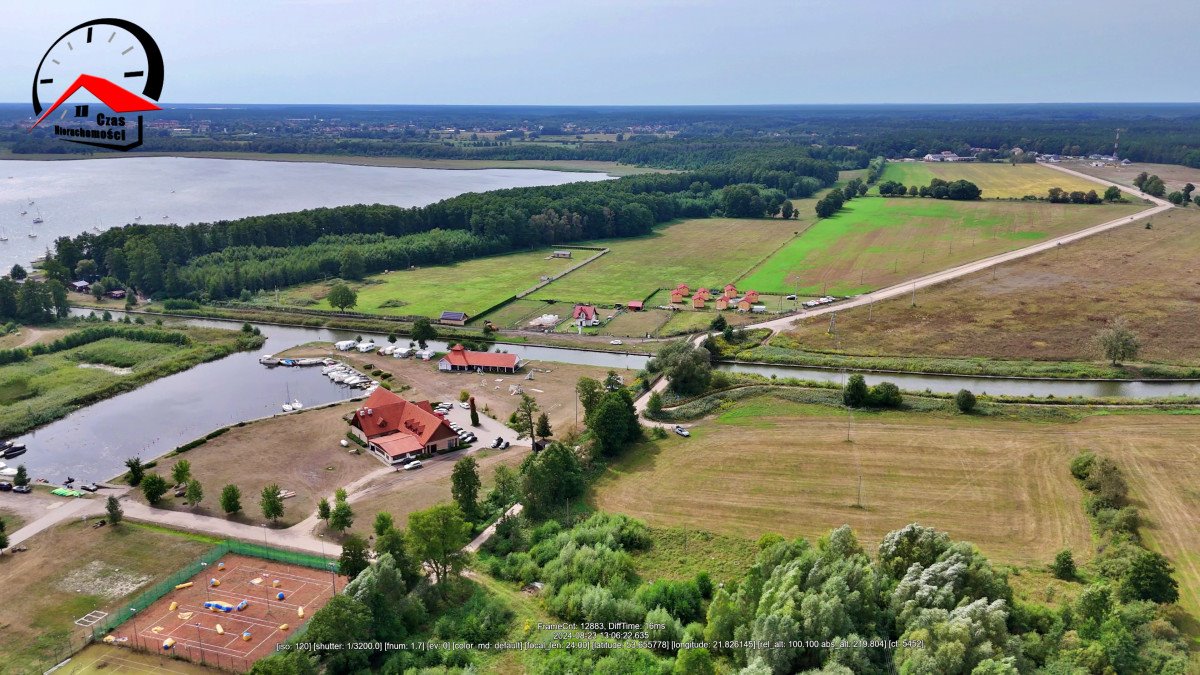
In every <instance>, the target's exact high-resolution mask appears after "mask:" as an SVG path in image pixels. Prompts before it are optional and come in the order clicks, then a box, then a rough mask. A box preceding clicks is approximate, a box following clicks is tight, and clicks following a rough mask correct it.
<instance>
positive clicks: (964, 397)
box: [954, 389, 976, 415]
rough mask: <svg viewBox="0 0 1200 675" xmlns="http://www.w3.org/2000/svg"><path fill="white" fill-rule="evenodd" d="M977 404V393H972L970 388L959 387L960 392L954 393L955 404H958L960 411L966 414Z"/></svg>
mask: <svg viewBox="0 0 1200 675" xmlns="http://www.w3.org/2000/svg"><path fill="white" fill-rule="evenodd" d="M975 404H976V399H975V394H972V393H971V390H970V389H959V390H958V393H957V394H955V395H954V405H956V406H958V411H959V412H961V413H963V414H964V415H967V414H970V413H971V412H972V411H974V410H975Z"/></svg>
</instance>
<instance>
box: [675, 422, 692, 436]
mask: <svg viewBox="0 0 1200 675" xmlns="http://www.w3.org/2000/svg"><path fill="white" fill-rule="evenodd" d="M675 433H677V434H679V435H680V436H683V437H684V438H687V437H688V436H691V435H692V432H690V431H688V430H687V429H684V428H683V427H681V426H678V425H676V426H675Z"/></svg>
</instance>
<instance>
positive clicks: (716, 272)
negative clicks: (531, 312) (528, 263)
mask: <svg viewBox="0 0 1200 675" xmlns="http://www.w3.org/2000/svg"><path fill="white" fill-rule="evenodd" d="M802 201H803V202H806V203H807V202H809V201H811V200H802ZM813 203H815V202H813ZM811 216H812V208H811V206H804V207H802V210H801V216H800V219H799V220H782V219H779V218H763V219H735V218H703V219H695V220H684V221H680V222H676V223H671V224H669V225H664V226H661V227H659V228H656V229H655V231H654V233H652V234H649V235H646V236H643V237H633V238H629V239H608V240H603V241H598V242H593V245H598V246H607V247H609V248H610V249H612V250H611V252H609V253H608V255H605V256H603V257H602V258H600V259H599V260H596V261H595V262H593V263H591V264H590V265H587V266H585V267H583V268H582V269H579V270H576V271H575V272H572V273H571V274H568V275H567V276H565V277H563V278H562V279H559V280H557V281H555V282H554V283H551V284H549V285H547V286H545V287H544V288H542V289H540V290H538V291H537V292H536V293H534V294H533V295H532V296H531V297H532V298H534V299H546V300H549V299H553V300H562V301H567V302H594V303H600V304H602V305H609V306H611V305H615V304H625V303H627V302H629V301H630V300H643V299H645V298H646V297H648V296H650V295H651V294H653V293H654V292H655V291H656V290H657V289H659V288H668V287H669V288H674V287H676V286H678V285H679V284H681V283H686V284H688V286H690V287H691V288H693V289H695V288H699V287H700V286H708V287H710V288H711V287H714V286H724V285H725V284H727V283H729V282H731V281H733V280H734V279H736V278H738V277H739V276H741V275H743V274H745V273H746V271H747V270H749V269H750V268H751V267H753V266H754V265H756V264H758V262H759V261H760V260H762V259H763V258H766V257H767V256H768V255H770V254H771V253H772V252H773V251H775V249H777V248H779V247H780V246H781V245H782V244H783V243H784V242H786V241H787V240H788V239H790V238H791V237H792V236H793V233H795V232H797V231H799V230H802V229H803V228H804V227H805V219H806V218H807V217H811Z"/></svg>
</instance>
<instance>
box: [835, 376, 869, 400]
mask: <svg viewBox="0 0 1200 675" xmlns="http://www.w3.org/2000/svg"><path fill="white" fill-rule="evenodd" d="M870 395H871V392H870V390H868V389H867V380H866V378H864V377H863V376H862V375H859V374H858V373H855V374H853V375H851V376H850V379H849V380H848V381H847V382H846V388H845V389H844V390H843V391H842V402H843V403H845V404H846V406H848V407H850V408H861V407H863V406H864V405H866V404H867V402H868V400H869V399H870Z"/></svg>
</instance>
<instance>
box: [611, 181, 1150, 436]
mask: <svg viewBox="0 0 1200 675" xmlns="http://www.w3.org/2000/svg"><path fill="white" fill-rule="evenodd" d="M1042 166H1045V167H1047V168H1050V169H1054V170H1056V171H1061V172H1063V173H1066V174H1070V175H1072V176H1077V177H1079V178H1083V179H1085V180H1089V181H1092V182H1094V183H1101V184H1104V185H1112V186H1116V187H1117V188H1119V189H1120V190H1121V191H1122V192H1126V193H1128V194H1130V195H1133V196H1134V197H1135V198H1138V199H1145V200H1147V201H1150V202H1152V203H1153V204H1154V206H1153V207H1151V208H1149V209H1146V210H1145V211H1140V212H1138V213H1136V214H1134V215H1132V216H1122V217H1120V218H1116V219H1114V220H1110V221H1108V222H1105V223H1101V224H1099V225H1093V226H1092V227H1089V228H1086V229H1083V230H1079V231H1077V232H1072V233H1070V234H1064V235H1062V236H1060V237H1055V238H1054V239H1047V240H1046V241H1043V242H1039V243H1037V244H1034V245H1032V246H1026V247H1025V248H1019V249H1017V250H1015V251H1009V252H1007V253H1001V254H999V255H994V256H991V257H990V258H983V259H981V260H976V261H974V262H969V263H966V264H963V265H959V266H957V267H951V268H950V269H947V270H943V271H941V272H934V273H933V274H927V275H925V276H923V277H917V278H916V279H910V280H908V281H905V282H904V283H900V284H896V285H894V286H888V287H887V288H881V289H879V290H877V291H871V292H870V293H864V294H862V295H859V296H856V297H854V298H851V299H849V300H844V301H842V302H835V303H833V304H830V305H825V306H823V307H815V308H813V309H809V310H804V311H801V312H799V313H797V314H789V315H788V316H785V317H780V318H778V319H772V320H770V321H763V322H760V323H754V324H749V325H746V326H743V328H746V329H754V328H767V329H769V330H770V331H771V332H772V333H775V332H778V331H781V330H786V329H788V328H791V327H792V326H793V325H794V324H795V323H796V322H797V321H798V320H800V319H805V318H808V317H813V316H819V315H822V314H829V313H830V312H840V311H842V310H845V309H850V308H852V307H862V306H864V305H869V304H871V303H873V302H878V301H880V300H886V299H888V298H895V297H901V296H904V295H908V294H911V293H913V291H914V290H920V289H922V288H929V287H930V286H935V285H937V284H942V283H945V282H947V281H951V280H953V279H958V278H959V277H964V276H967V275H969V274H974V273H975V272H979V271H981V270H986V269H988V268H989V267H994V266H996V265H1002V264H1004V263H1007V262H1012V261H1014V260H1020V259H1021V258H1024V257H1027V256H1031V255H1034V254H1036V253H1041V252H1043V251H1049V250H1052V249H1054V248H1056V247H1058V246H1062V245H1063V244H1069V243H1071V242H1074V241H1079V240H1080V239H1084V238H1086V237H1090V236H1092V235H1096V234H1100V233H1101V232H1107V231H1108V230H1111V229H1113V228H1115V227H1120V226H1122V225H1128V224H1130V223H1132V222H1135V221H1139V220H1143V219H1146V218H1150V217H1153V216H1155V215H1158V214H1159V213H1162V212H1164V211H1166V210H1167V209H1170V208H1171V207H1172V205H1171V203H1170V202H1168V201H1166V200H1165V199H1159V198H1157V197H1152V196H1150V195H1148V194H1146V193H1144V192H1140V191H1138V190H1136V189H1134V188H1130V187H1126V186H1124V185H1120V184H1118V183H1114V182H1112V181H1109V180H1104V179H1101V178H1096V177H1095V176H1089V175H1087V174H1083V173H1080V172H1078V171H1074V170H1072V169H1068V168H1065V167H1062V166H1058V165H1057V164H1042ZM706 337H707V333H701V334H700V335H697V336H695V337H694V338H692V342H693V343H694V344H696V345H699V344H701V343H703V342H704V339H705V338H706ZM666 386H667V382H666V378H661V379H660V380H659V381H658V382H657V383H655V385H654V386H653V387H652V388H651V389H650V391H648V392H646V393H644V394H643V395H642V396H640V397H639V398H638V399H637V400H636V401H635V402H634V407H635V408H636V410H637V412H638V413H639V414H642V413H644V412H645V410H646V403H647V402H648V401H649V399H650V393H651V392H655V391H657V392H661V391H663V389H665V388H666ZM650 424H656V423H654V422H650ZM658 426H669V425H662V424H658Z"/></svg>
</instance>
